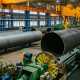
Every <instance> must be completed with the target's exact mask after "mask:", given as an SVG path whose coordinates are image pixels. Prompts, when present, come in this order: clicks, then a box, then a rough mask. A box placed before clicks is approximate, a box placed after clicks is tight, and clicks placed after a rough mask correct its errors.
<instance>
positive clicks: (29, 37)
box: [0, 31, 42, 49]
mask: <svg viewBox="0 0 80 80" xmlns="http://www.w3.org/2000/svg"><path fill="white" fill-rule="evenodd" d="M41 38H42V33H41V32H40V31H33V32H12V33H11V32H8V33H1V34H0V49H6V48H11V47H16V46H19V45H24V44H25V45H26V43H31V42H35V41H39V40H41Z"/></svg>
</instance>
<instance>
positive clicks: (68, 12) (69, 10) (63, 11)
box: [0, 0, 80, 29]
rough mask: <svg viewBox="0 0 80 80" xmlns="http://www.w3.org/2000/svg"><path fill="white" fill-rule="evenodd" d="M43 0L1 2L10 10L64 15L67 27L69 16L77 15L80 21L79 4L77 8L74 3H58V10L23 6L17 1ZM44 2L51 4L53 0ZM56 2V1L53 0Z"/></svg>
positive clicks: (22, 0)
mask: <svg viewBox="0 0 80 80" xmlns="http://www.w3.org/2000/svg"><path fill="white" fill-rule="evenodd" d="M28 1H29V2H42V0H39V1H37V0H18V1H17V0H16V1H15V0H13V1H11V0H9V1H7V0H3V1H2V0H0V2H1V4H2V8H3V9H10V10H24V11H35V12H43V13H49V14H50V15H52V14H53V13H54V14H56V16H57V15H59V16H62V17H63V19H64V27H65V29H67V26H68V24H69V23H68V19H69V18H68V17H70V16H73V17H76V18H77V19H78V21H79V19H80V7H79V6H77V7H76V8H74V7H73V5H71V4H68V5H66V6H65V5H63V4H56V10H55V11H53V10H50V9H48V8H46V7H32V6H25V5H24V6H21V5H17V4H16V3H21V2H28ZM43 2H46V3H48V2H49V4H50V2H52V0H51V1H45V0H43ZM53 2H54V1H53ZM52 16H54V15H52Z"/></svg>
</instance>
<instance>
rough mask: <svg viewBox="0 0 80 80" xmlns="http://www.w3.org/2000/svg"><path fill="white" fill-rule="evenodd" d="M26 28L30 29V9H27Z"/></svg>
mask: <svg viewBox="0 0 80 80" xmlns="http://www.w3.org/2000/svg"><path fill="white" fill-rule="evenodd" d="M25 30H26V31H30V11H25Z"/></svg>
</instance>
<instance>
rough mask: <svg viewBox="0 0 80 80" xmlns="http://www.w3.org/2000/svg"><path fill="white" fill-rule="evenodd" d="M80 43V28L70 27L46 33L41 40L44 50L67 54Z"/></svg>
mask: <svg viewBox="0 0 80 80" xmlns="http://www.w3.org/2000/svg"><path fill="white" fill-rule="evenodd" d="M78 45H80V30H77V29H68V30H61V31H54V32H49V33H46V34H45V35H44V36H43V37H42V40H41V48H42V50H43V51H48V52H51V53H55V54H56V55H60V54H63V53H64V54H65V53H67V52H69V51H71V50H72V49H74V48H75V47H77V46H78Z"/></svg>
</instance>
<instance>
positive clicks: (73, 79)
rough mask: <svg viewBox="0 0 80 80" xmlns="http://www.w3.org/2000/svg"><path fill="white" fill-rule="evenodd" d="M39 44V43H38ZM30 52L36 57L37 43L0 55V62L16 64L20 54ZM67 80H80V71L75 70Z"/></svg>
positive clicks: (38, 48)
mask: <svg viewBox="0 0 80 80" xmlns="http://www.w3.org/2000/svg"><path fill="white" fill-rule="evenodd" d="M38 44H40V42H38ZM22 51H24V52H31V53H33V55H37V54H38V53H39V52H40V51H41V49H40V46H39V45H37V43H33V45H32V46H31V47H30V48H22V49H20V50H16V51H12V52H7V53H3V54H1V55H0V61H3V62H7V63H9V64H10V63H12V64H16V63H18V62H20V61H21V57H20V55H21V52H22ZM67 80H80V69H77V70H76V71H75V72H74V73H73V74H72V75H71V76H70V77H69V78H68V79H67Z"/></svg>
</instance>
